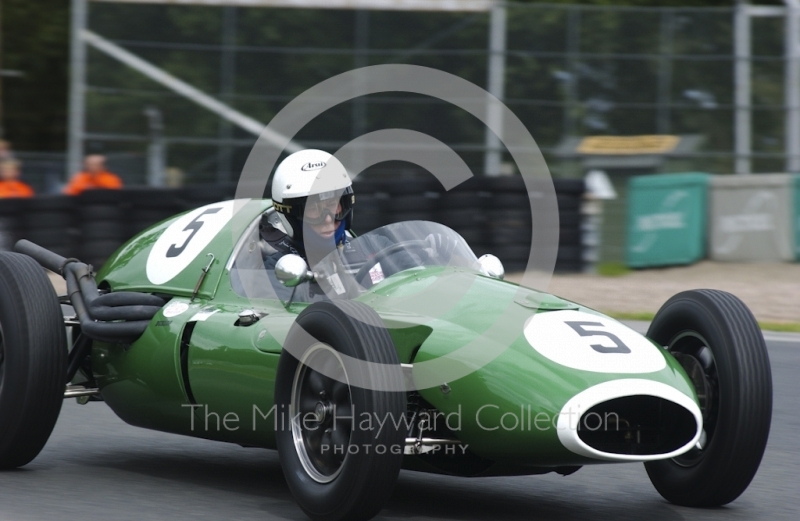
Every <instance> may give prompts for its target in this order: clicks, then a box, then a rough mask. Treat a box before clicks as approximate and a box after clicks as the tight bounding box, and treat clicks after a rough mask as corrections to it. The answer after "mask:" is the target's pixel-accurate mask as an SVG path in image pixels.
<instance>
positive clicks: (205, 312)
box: [189, 309, 219, 322]
mask: <svg viewBox="0 0 800 521" xmlns="http://www.w3.org/2000/svg"><path fill="white" fill-rule="evenodd" d="M217 311H219V310H218V309H201V310H200V311H198V312H197V313H195V314H194V316H193V317H192V318H190V319H189V322H205V321H206V320H208V317H210V316H211V315H213V314H214V313H216V312H217Z"/></svg>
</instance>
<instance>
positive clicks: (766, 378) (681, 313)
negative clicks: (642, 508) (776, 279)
mask: <svg viewBox="0 0 800 521" xmlns="http://www.w3.org/2000/svg"><path fill="white" fill-rule="evenodd" d="M647 336H648V338H650V339H652V340H654V341H655V342H658V343H659V344H661V345H663V346H664V347H665V348H667V349H669V351H670V353H671V354H672V355H673V356H674V357H675V358H676V359H677V360H678V362H679V363H680V364H681V366H683V368H684V369H685V370H686V373H687V375H688V376H689V378H690V380H691V381H692V383H693V384H694V387H695V391H696V393H697V397H698V401H699V403H700V409H701V411H702V413H703V433H702V434H701V437H700V441H699V442H698V444H697V446H696V447H694V448H693V449H692V450H690V451H689V452H687V453H686V454H683V455H682V456H679V457H676V458H673V459H670V460H662V461H653V462H648V463H645V468H646V469H647V474H648V475H649V476H650V481H651V482H652V483H653V485H654V486H655V488H656V490H658V492H659V493H660V494H661V495H662V496H663V497H664V498H665V499H667V500H668V501H670V502H672V503H675V504H678V505H683V506H692V507H712V506H720V505H725V504H727V503H730V502H731V501H733V500H735V499H736V498H737V497H739V495H740V494H742V492H744V490H745V489H746V488H747V486H748V485H749V484H750V481H751V480H752V479H753V476H755V473H756V471H757V470H758V466H759V464H760V463H761V457H762V456H763V454H764V449H765V447H766V445H767V438H768V437H769V429H770V422H771V418H772V374H771V370H770V363H769V357H768V355H767V348H766V344H765V343H764V337H763V335H762V334H761V330H760V328H759V327H758V323H757V322H756V320H755V318H754V317H753V314H752V313H751V312H750V310H749V309H748V308H747V306H745V304H744V303H743V302H742V301H741V300H739V299H738V298H736V297H735V296H733V295H731V294H729V293H725V292H723V291H715V290H694V291H685V292H683V293H679V294H677V295H675V296H674V297H672V298H671V299H669V300H668V301H667V302H666V303H665V304H664V305H663V306H662V307H661V309H660V310H659V311H658V313H657V314H656V316H655V318H654V319H653V322H652V324H650V329H649V330H648V332H647Z"/></svg>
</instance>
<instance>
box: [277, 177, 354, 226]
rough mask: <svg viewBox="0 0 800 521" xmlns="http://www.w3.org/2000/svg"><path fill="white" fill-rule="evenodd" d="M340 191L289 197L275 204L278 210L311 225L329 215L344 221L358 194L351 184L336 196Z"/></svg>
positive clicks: (320, 222) (335, 219)
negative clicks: (354, 192) (355, 193)
mask: <svg viewBox="0 0 800 521" xmlns="http://www.w3.org/2000/svg"><path fill="white" fill-rule="evenodd" d="M339 193H340V192H339V191H336V192H323V193H321V194H315V195H309V196H308V197H298V198H296V199H287V200H285V201H284V202H283V203H274V206H275V210H276V211H278V212H281V213H283V214H287V215H291V216H293V217H296V218H297V219H300V220H301V221H303V222H305V223H307V224H311V225H315V224H322V223H324V222H325V221H326V219H327V218H328V216H330V217H331V218H332V219H333V220H334V221H343V220H344V219H345V218H347V216H348V215H349V214H350V212H351V211H352V209H353V204H354V203H355V198H356V196H355V195H354V194H353V188H352V187H349V186H348V187H347V188H345V189H344V191H343V193H341V196H340V197H336V196H337V195H339Z"/></svg>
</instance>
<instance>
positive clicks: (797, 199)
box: [793, 175, 800, 261]
mask: <svg viewBox="0 0 800 521" xmlns="http://www.w3.org/2000/svg"><path fill="white" fill-rule="evenodd" d="M793 215H794V258H795V260H797V261H800V175H795V176H794V214H793Z"/></svg>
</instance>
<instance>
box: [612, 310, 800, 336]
mask: <svg viewBox="0 0 800 521" xmlns="http://www.w3.org/2000/svg"><path fill="white" fill-rule="evenodd" d="M606 315H608V316H610V317H612V318H616V319H617V320H641V321H643V322H651V321H652V320H653V318H654V317H655V316H656V314H655V313H645V312H642V313H625V312H619V313H617V312H612V313H606ZM758 326H759V327H760V328H761V329H762V330H764V331H776V332H780V333H800V323H798V322H762V321H759V322H758Z"/></svg>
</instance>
